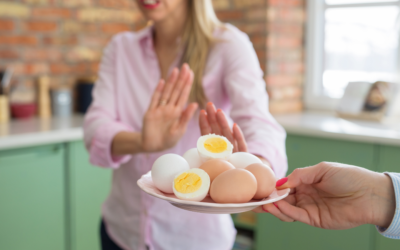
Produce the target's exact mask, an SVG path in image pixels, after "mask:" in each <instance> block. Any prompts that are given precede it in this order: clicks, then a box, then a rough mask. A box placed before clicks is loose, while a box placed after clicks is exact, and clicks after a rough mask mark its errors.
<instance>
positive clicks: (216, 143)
mask: <svg viewBox="0 0 400 250" xmlns="http://www.w3.org/2000/svg"><path fill="white" fill-rule="evenodd" d="M197 150H198V152H199V155H200V158H201V160H202V161H203V162H205V161H207V160H210V159H224V160H227V159H228V158H229V157H230V156H231V155H232V150H233V145H232V143H231V142H230V141H229V140H228V139H226V138H225V137H223V136H219V135H215V134H209V135H203V136H201V137H200V138H199V139H198V140H197Z"/></svg>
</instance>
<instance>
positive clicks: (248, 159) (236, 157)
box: [228, 152, 262, 168]
mask: <svg viewBox="0 0 400 250" xmlns="http://www.w3.org/2000/svg"><path fill="white" fill-rule="evenodd" d="M228 161H229V162H230V163H232V165H233V166H235V168H245V167H247V166H249V165H251V164H253V163H260V164H261V163H262V161H261V160H260V159H259V158H258V157H257V156H255V155H252V154H250V153H246V152H237V153H234V154H232V156H231V157H230V158H229V159H228Z"/></svg>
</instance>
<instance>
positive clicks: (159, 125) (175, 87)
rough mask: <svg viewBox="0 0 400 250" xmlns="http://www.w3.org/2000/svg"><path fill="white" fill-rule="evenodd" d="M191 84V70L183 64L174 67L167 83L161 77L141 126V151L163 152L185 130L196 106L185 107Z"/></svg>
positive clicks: (195, 104) (173, 143)
mask: <svg viewBox="0 0 400 250" xmlns="http://www.w3.org/2000/svg"><path fill="white" fill-rule="evenodd" d="M192 83H193V71H192V70H191V69H190V68H189V66H188V65H187V64H184V65H183V66H182V68H181V70H180V71H179V70H178V69H176V68H175V69H174V70H173V71H172V73H171V75H170V76H169V78H168V80H167V82H165V81H164V80H160V82H159V84H158V86H157V88H156V90H155V92H154V94H153V97H152V100H151V103H150V107H149V109H148V110H147V112H146V114H145V116H144V121H143V129H142V142H141V144H142V150H143V151H144V152H156V151H162V150H165V149H168V148H171V147H173V146H174V145H175V144H176V143H177V142H178V141H179V139H180V138H181V137H182V136H183V135H184V133H185V132H186V128H187V124H188V122H189V120H190V119H191V118H192V116H193V114H194V112H195V111H196V109H197V107H198V105H197V103H191V104H189V105H188V106H187V107H186V108H185V106H186V103H187V101H188V98H189V94H190V90H191V87H192Z"/></svg>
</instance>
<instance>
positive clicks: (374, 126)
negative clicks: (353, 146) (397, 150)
mask: <svg viewBox="0 0 400 250" xmlns="http://www.w3.org/2000/svg"><path fill="white" fill-rule="evenodd" d="M275 118H276V119H277V121H278V122H279V123H280V124H281V125H282V126H283V127H284V128H285V130H286V131H287V133H289V134H295V135H305V136H313V137H323V138H330V139H337V140H347V141H358V142H368V143H376V144H382V145H395V146H400V120H386V121H384V122H381V123H378V122H372V121H361V120H350V119H342V118H339V117H336V116H335V114H334V113H328V112H312V111H307V112H303V113H298V114H288V115H277V116H275Z"/></svg>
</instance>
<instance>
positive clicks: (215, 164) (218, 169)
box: [199, 159, 235, 183]
mask: <svg viewBox="0 0 400 250" xmlns="http://www.w3.org/2000/svg"><path fill="white" fill-rule="evenodd" d="M199 168H200V169H203V170H204V171H206V173H207V174H208V175H209V176H210V183H212V182H213V181H214V179H215V178H216V177H217V176H218V175H220V174H221V173H223V172H225V171H227V170H230V169H235V167H234V166H233V165H232V164H231V163H229V162H227V161H224V160H220V159H212V160H209V161H206V162H204V163H203V164H201V166H200V167H199Z"/></svg>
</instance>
